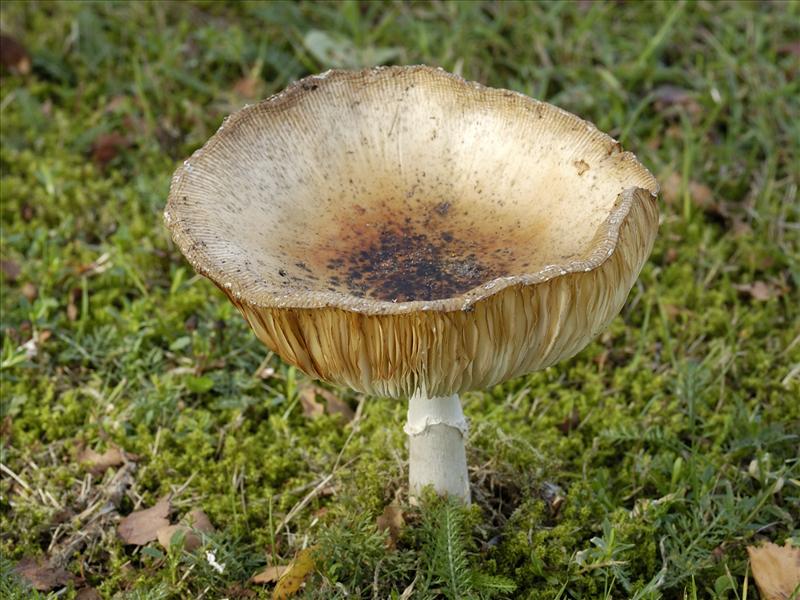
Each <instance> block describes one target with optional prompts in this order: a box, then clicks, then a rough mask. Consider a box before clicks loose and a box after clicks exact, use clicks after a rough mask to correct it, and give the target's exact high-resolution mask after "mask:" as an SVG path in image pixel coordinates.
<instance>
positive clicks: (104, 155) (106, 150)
mask: <svg viewBox="0 0 800 600" xmlns="http://www.w3.org/2000/svg"><path fill="white" fill-rule="evenodd" d="M128 145H129V142H128V139H127V138H126V137H125V136H124V135H122V134H121V133H118V132H116V131H112V132H111V133H103V134H100V135H98V136H97V137H96V138H95V140H94V142H92V160H93V161H94V163H95V164H96V165H98V166H99V167H105V166H106V165H107V164H108V163H110V162H111V161H112V160H114V159H115V158H116V157H117V155H118V154H119V153H120V151H121V150H123V149H124V148H127V147H128Z"/></svg>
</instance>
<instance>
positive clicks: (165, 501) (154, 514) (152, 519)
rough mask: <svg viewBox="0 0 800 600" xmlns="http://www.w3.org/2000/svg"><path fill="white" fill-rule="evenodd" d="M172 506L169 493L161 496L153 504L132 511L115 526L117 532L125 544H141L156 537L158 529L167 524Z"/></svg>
mask: <svg viewBox="0 0 800 600" xmlns="http://www.w3.org/2000/svg"><path fill="white" fill-rule="evenodd" d="M171 510H172V506H171V504H170V495H167V496H164V497H163V498H161V499H160V500H159V501H158V502H157V503H156V504H155V506H153V507H151V508H146V509H144V510H137V511H136V512H132V513H131V514H129V515H128V516H127V517H125V518H124V519H122V521H120V522H119V525H118V526H117V533H118V534H119V537H120V538H122V541H123V542H125V543H126V544H135V545H136V546H143V545H144V544H147V543H148V542H152V541H153V540H155V539H157V538H158V530H159V529H161V528H162V527H167V526H168V525H169V519H168V518H167V517H168V516H169V513H170V511H171Z"/></svg>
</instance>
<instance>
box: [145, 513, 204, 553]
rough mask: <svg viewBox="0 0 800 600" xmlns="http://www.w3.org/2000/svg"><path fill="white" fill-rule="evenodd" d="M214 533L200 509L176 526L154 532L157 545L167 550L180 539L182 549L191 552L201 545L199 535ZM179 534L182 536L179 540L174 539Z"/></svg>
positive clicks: (189, 514) (168, 526)
mask: <svg viewBox="0 0 800 600" xmlns="http://www.w3.org/2000/svg"><path fill="white" fill-rule="evenodd" d="M214 531H216V530H215V529H214V525H212V524H211V520H210V519H209V518H208V515H206V513H205V512H203V510H202V509H200V508H195V509H194V510H191V511H190V512H189V513H188V514H187V515H186V516H185V517H184V518H183V519H181V522H180V523H178V524H177V525H167V526H165V527H162V528H160V529H159V530H158V531H156V537H157V538H158V543H159V544H161V545H162V546H163V547H164V548H165V549H167V550H169V547H170V546H171V545H172V544H173V543H174V542H177V541H178V540H179V539H180V540H182V545H183V547H184V549H185V550H186V551H188V552H192V551H194V550H197V549H198V548H199V547H200V546H202V545H203V540H202V537H201V535H199V534H202V533H214ZM179 532H180V533H181V534H183V535H182V536H181V537H180V538H175V537H174V536H175V534H176V533H179Z"/></svg>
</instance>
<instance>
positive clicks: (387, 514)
mask: <svg viewBox="0 0 800 600" xmlns="http://www.w3.org/2000/svg"><path fill="white" fill-rule="evenodd" d="M405 524H406V520H405V519H404V518H403V511H402V510H401V508H400V507H399V506H398V505H397V504H394V503H392V504H388V505H387V506H386V508H384V509H383V513H382V514H381V515H380V516H379V517H378V519H377V523H376V525H377V527H378V531H386V532H388V534H389V535H388V536H387V538H386V547H387V548H389V549H390V550H393V549H394V548H395V547H396V546H397V540H398V539H399V538H400V532H401V531H402V530H403V527H404V526H405Z"/></svg>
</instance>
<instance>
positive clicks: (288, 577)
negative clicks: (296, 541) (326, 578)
mask: <svg viewBox="0 0 800 600" xmlns="http://www.w3.org/2000/svg"><path fill="white" fill-rule="evenodd" d="M315 550H316V546H311V547H310V548H306V549H305V550H301V551H300V552H298V553H297V556H295V557H294V560H293V561H292V562H291V563H290V564H289V567H288V568H287V569H286V572H285V573H284V574H283V575H282V576H281V578H280V579H279V580H278V584H277V585H276V586H275V590H274V591H273V592H272V599H273V600H285V599H286V598H291V597H292V596H294V595H295V594H296V593H297V591H298V590H299V589H300V586H301V585H303V581H305V578H306V577H308V574H309V573H311V571H313V570H314V551H315Z"/></svg>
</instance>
